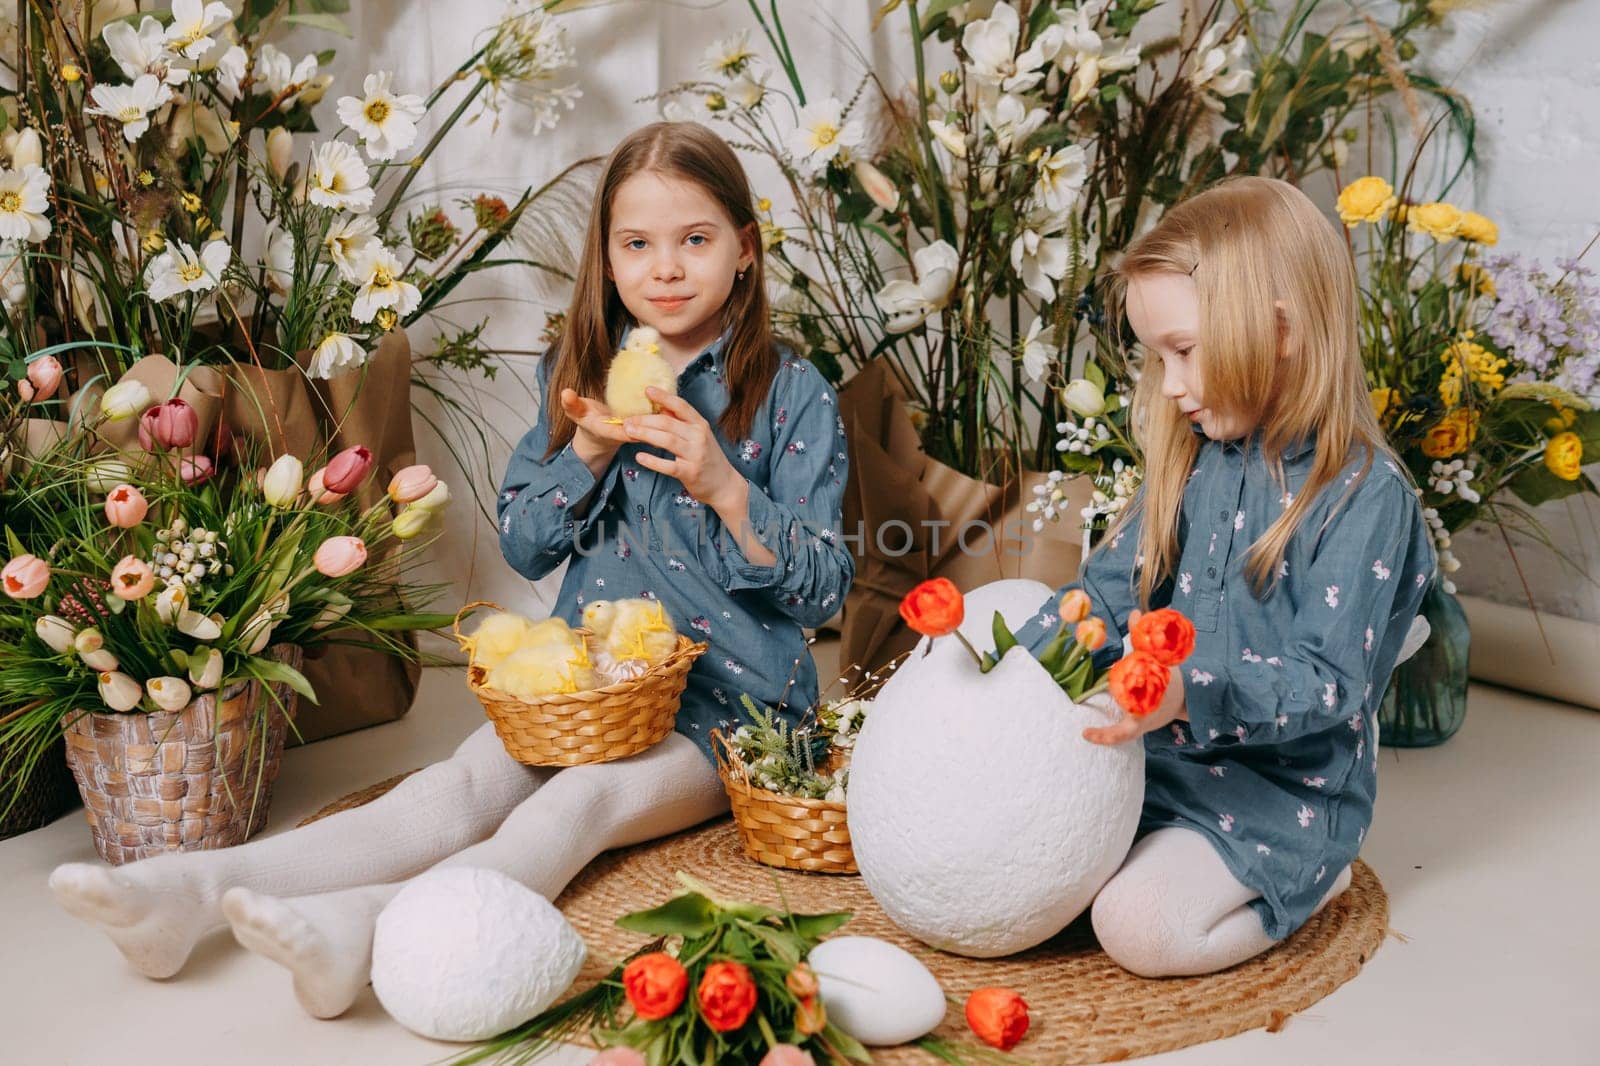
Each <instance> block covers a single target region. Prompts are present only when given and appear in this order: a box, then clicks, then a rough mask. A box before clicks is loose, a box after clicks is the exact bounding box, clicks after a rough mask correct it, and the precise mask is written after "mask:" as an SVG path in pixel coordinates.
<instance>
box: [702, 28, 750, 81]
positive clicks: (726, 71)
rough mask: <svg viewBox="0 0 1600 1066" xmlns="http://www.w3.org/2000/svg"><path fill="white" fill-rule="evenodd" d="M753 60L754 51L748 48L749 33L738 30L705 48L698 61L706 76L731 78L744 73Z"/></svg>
mask: <svg viewBox="0 0 1600 1066" xmlns="http://www.w3.org/2000/svg"><path fill="white" fill-rule="evenodd" d="M753 58H755V51H754V50H753V49H751V47H750V31H749V30H740V31H739V32H738V33H735V34H733V35H731V36H728V37H724V38H722V39H721V40H720V41H716V42H714V43H713V44H712V45H711V47H710V48H707V49H706V53H705V55H704V56H702V57H701V59H700V69H701V70H703V71H705V72H706V73H707V74H715V75H717V76H719V77H723V78H732V77H734V76H735V75H737V74H742V73H744V68H745V66H746V64H748V63H749V62H750V60H751V59H753Z"/></svg>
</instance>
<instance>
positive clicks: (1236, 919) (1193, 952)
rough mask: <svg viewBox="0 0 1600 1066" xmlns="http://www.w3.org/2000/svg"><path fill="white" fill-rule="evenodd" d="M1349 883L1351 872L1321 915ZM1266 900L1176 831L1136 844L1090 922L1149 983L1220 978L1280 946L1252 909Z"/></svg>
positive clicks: (1104, 943) (1201, 843)
mask: <svg viewBox="0 0 1600 1066" xmlns="http://www.w3.org/2000/svg"><path fill="white" fill-rule="evenodd" d="M1349 885H1350V867H1348V866H1346V867H1345V868H1344V869H1343V870H1341V871H1340V872H1339V876H1338V877H1336V878H1334V880H1333V884H1332V886H1331V887H1330V888H1329V889H1328V893H1327V895H1325V896H1323V897H1322V901H1321V902H1320V903H1318V904H1317V907H1316V909H1317V910H1318V911H1320V910H1322V908H1323V907H1325V906H1327V905H1328V902H1329V901H1330V900H1332V899H1333V898H1334V897H1335V896H1337V895H1339V893H1341V892H1343V891H1344V890H1345V889H1346V888H1347V887H1349ZM1259 896H1260V893H1259V892H1257V891H1256V890H1255V889H1253V888H1249V887H1247V886H1246V885H1244V884H1242V883H1240V882H1239V880H1238V879H1237V878H1235V877H1234V876H1233V872H1232V871H1231V870H1229V869H1228V866H1227V863H1225V862H1223V860H1222V856H1220V855H1218V854H1217V851H1216V849H1215V848H1214V847H1212V846H1211V842H1210V841H1209V840H1207V839H1206V838H1205V837H1204V836H1203V835H1202V834H1200V833H1199V832H1196V831H1195V830H1193V829H1182V828H1179V827H1177V826H1168V827H1166V828H1162V829H1157V830H1155V831H1153V832H1151V833H1150V834H1149V835H1148V836H1145V837H1142V838H1141V839H1140V840H1139V841H1138V843H1136V844H1134V846H1133V849H1132V850H1131V851H1129V852H1128V857H1127V858H1126V859H1125V860H1123V863H1122V868H1121V869H1119V870H1118V871H1117V873H1116V874H1115V875H1114V876H1113V877H1112V878H1111V880H1110V881H1108V882H1106V885H1105V887H1104V888H1102V889H1101V890H1100V894H1099V895H1098V896H1096V897H1095V900H1094V906H1093V907H1092V908H1091V910H1090V920H1091V922H1092V923H1093V925H1094V931H1095V936H1097V937H1098V938H1099V940H1100V946H1101V947H1102V948H1104V949H1105V952H1106V954H1107V955H1110V956H1111V958H1112V959H1113V960H1115V961H1116V963H1117V964H1118V965H1119V966H1121V967H1122V968H1123V969H1125V970H1129V971H1131V972H1133V973H1136V974H1138V975H1139V976H1141V977H1178V976H1193V975H1196V974H1207V973H1215V972H1217V971H1218V970H1225V969H1227V968H1228V967H1229V966H1234V965H1236V964H1238V963H1241V962H1243V961H1244V960H1246V959H1248V958H1252V957H1254V956H1256V955H1258V954H1260V953H1261V952H1263V951H1265V950H1266V949H1268V948H1270V947H1272V946H1273V945H1274V944H1276V943H1277V941H1275V940H1273V939H1272V938H1271V937H1269V936H1267V933H1266V930H1265V929H1263V928H1262V926H1261V919H1260V917H1259V916H1258V915H1257V914H1256V912H1255V910H1254V909H1253V908H1252V907H1251V906H1250V901H1251V900H1253V899H1257V898H1258V897H1259Z"/></svg>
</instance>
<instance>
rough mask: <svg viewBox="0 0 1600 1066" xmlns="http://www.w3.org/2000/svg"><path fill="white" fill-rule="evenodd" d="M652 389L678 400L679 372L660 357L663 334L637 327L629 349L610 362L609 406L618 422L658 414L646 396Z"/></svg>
mask: <svg viewBox="0 0 1600 1066" xmlns="http://www.w3.org/2000/svg"><path fill="white" fill-rule="evenodd" d="M649 385H654V386H655V387H656V388H658V389H660V390H661V391H662V392H670V393H672V394H673V395H674V396H676V395H677V393H678V372H677V371H676V370H673V369H672V364H671V363H669V362H667V360H666V358H665V357H664V356H662V354H661V334H659V333H657V332H656V331H655V330H653V329H651V328H650V327H649V326H636V327H635V328H634V330H633V332H631V333H629V334H628V343H627V345H626V346H625V347H623V349H622V350H621V351H619V352H618V353H617V354H616V355H614V356H612V358H611V368H610V369H609V370H608V371H607V372H606V406H607V407H609V408H611V413H612V414H613V415H615V416H616V417H617V418H619V419H621V418H628V417H631V416H633V415H649V414H655V413H656V412H657V410H659V409H658V408H657V407H656V405H655V404H654V403H652V402H651V401H650V398H649V397H648V396H646V395H645V392H644V390H645V388H646V386H649Z"/></svg>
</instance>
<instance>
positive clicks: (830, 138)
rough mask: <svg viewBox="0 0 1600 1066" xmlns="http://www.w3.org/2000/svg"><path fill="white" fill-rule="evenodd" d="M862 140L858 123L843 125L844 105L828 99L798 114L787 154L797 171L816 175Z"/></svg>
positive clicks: (863, 133) (862, 135)
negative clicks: (792, 155) (803, 169)
mask: <svg viewBox="0 0 1600 1066" xmlns="http://www.w3.org/2000/svg"><path fill="white" fill-rule="evenodd" d="M865 136H866V131H865V130H864V129H863V128H862V126H861V123H860V122H859V121H858V120H856V119H850V120H849V121H848V122H847V121H845V118H844V105H843V104H842V103H840V102H839V101H838V99H837V98H835V97H832V96H830V97H828V98H827V99H826V100H823V101H821V102H820V103H815V104H811V105H809V106H808V107H805V108H803V109H802V110H801V112H800V124H799V126H798V127H797V128H796V129H795V131H794V132H793V133H791V134H790V135H789V150H790V151H791V152H793V153H794V156H795V160H796V162H798V163H799V164H800V166H801V167H803V168H805V169H806V170H807V171H809V172H810V173H813V174H820V173H821V172H822V171H824V170H826V169H827V168H828V164H829V163H831V162H832V161H833V160H834V159H835V158H837V157H838V155H839V153H840V151H842V150H843V149H846V148H854V147H855V146H856V145H858V144H860V143H861V141H862V139H863V138H864V137H865Z"/></svg>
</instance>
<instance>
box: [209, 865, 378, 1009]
mask: <svg viewBox="0 0 1600 1066" xmlns="http://www.w3.org/2000/svg"><path fill="white" fill-rule="evenodd" d="M328 895H330V896H343V895H346V893H329V894H328ZM329 902H330V901H328V900H326V899H325V898H322V897H317V896H302V897H298V898H296V899H293V900H288V899H280V898H278V897H277V896H268V895H263V894H261V893H259V892H252V891H251V890H250V889H248V888H230V889H229V890H228V891H227V892H226V893H225V894H224V895H223V897H222V913H223V914H224V915H225V916H226V917H227V919H228V924H229V925H231V926H232V927H233V935H234V937H235V938H236V939H237V940H238V941H239V943H241V944H243V945H244V946H245V947H247V948H249V949H250V950H251V951H253V952H255V953H256V954H257V955H261V956H264V957H266V958H268V959H271V960H272V961H273V962H275V963H277V964H279V965H280V966H283V967H284V968H285V969H287V970H288V971H289V972H290V974H292V975H293V977H294V995H295V998H296V999H298V1000H299V1001H300V1005H301V1006H302V1007H304V1008H305V1009H306V1012H307V1013H308V1014H310V1015H311V1016H312V1017H314V1018H337V1017H338V1016H339V1015H341V1014H343V1013H344V1012H345V1011H347V1010H349V1009H350V1005H351V1004H352V1003H354V1002H355V1001H356V997H357V996H359V995H360V994H361V990H362V989H363V988H365V987H366V986H367V982H368V979H369V977H370V975H371V971H372V929H373V921H374V919H375V917H376V911H374V912H373V913H371V914H367V913H365V911H366V910H367V908H366V907H364V906H358V907H356V908H350V907H348V906H347V907H345V908H343V910H342V911H341V909H339V908H337V907H330V906H328V903H329ZM352 910H353V911H355V913H352Z"/></svg>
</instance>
